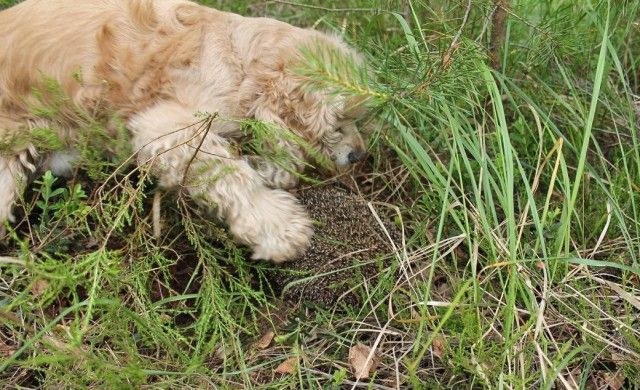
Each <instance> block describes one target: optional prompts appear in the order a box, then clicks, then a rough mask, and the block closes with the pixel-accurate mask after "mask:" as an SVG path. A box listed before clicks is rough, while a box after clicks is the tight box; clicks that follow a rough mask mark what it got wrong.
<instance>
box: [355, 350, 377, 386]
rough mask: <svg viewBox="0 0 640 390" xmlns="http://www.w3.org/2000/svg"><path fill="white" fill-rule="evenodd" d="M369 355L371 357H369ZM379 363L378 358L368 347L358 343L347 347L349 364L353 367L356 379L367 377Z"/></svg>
mask: <svg viewBox="0 0 640 390" xmlns="http://www.w3.org/2000/svg"><path fill="white" fill-rule="evenodd" d="M369 355H371V358H369ZM378 363H379V359H378V357H377V356H376V354H375V351H373V353H372V350H371V348H370V347H368V346H366V345H364V344H362V343H358V344H356V345H354V346H353V347H351V348H350V349H349V364H351V368H352V369H353V375H354V376H355V378H356V379H367V378H369V374H371V372H372V371H373V370H375V368H376V366H377V365H378Z"/></svg>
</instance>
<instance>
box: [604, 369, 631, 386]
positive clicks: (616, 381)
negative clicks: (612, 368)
mask: <svg viewBox="0 0 640 390" xmlns="http://www.w3.org/2000/svg"><path fill="white" fill-rule="evenodd" d="M603 379H604V384H605V385H607V388H608V389H610V390H620V389H621V388H622V386H624V382H625V380H626V378H625V376H624V372H622V370H618V371H617V372H605V373H604V375H603Z"/></svg>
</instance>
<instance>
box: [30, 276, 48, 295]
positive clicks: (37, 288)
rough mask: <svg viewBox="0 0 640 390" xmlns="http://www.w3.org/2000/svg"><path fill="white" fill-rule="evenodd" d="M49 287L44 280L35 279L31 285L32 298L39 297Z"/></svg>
mask: <svg viewBox="0 0 640 390" xmlns="http://www.w3.org/2000/svg"><path fill="white" fill-rule="evenodd" d="M47 287H49V282H47V281H46V280H44V279H36V280H35V281H34V282H33V284H32V285H31V293H32V294H33V296H34V297H36V298H37V297H39V296H41V295H42V294H44V292H45V291H46V290H47Z"/></svg>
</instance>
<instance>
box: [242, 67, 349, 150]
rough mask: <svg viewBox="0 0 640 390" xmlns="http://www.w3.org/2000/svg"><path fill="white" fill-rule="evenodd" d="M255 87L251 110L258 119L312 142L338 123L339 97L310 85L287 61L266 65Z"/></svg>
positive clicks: (251, 99) (254, 84) (315, 141)
mask: <svg viewBox="0 0 640 390" xmlns="http://www.w3.org/2000/svg"><path fill="white" fill-rule="evenodd" d="M252 88H253V91H252V92H253V94H251V96H252V97H251V98H250V101H248V103H249V107H250V108H249V110H248V111H249V114H250V115H252V116H253V117H254V118H255V119H258V120H262V121H268V122H272V123H275V124H277V125H279V126H280V127H283V128H285V129H288V130H290V131H292V132H294V133H295V134H297V135H298V136H301V137H303V138H304V139H305V140H307V141H308V142H310V143H311V144H315V143H317V142H319V141H320V140H321V139H322V138H323V137H324V135H325V134H326V133H327V132H328V131H330V130H332V129H333V128H334V127H335V124H336V122H337V115H336V111H337V110H336V106H337V105H336V104H337V102H336V101H334V100H335V99H332V98H331V97H330V96H327V95H326V94H325V93H323V91H320V90H317V89H314V88H312V87H310V86H309V85H308V83H307V82H306V80H305V78H304V77H302V76H300V75H297V74H295V73H293V72H291V71H290V70H288V69H287V67H286V66H285V65H284V64H282V65H279V64H278V65H276V66H275V67H271V68H270V69H266V70H265V69H262V70H261V71H260V76H259V77H257V78H256V79H255V80H254V82H253V84H252Z"/></svg>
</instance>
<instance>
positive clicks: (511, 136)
mask: <svg viewBox="0 0 640 390" xmlns="http://www.w3.org/2000/svg"><path fill="white" fill-rule="evenodd" d="M203 3H206V4H208V5H212V6H217V7H219V8H223V9H228V10H232V11H237V12H242V13H245V14H254V15H266V16H272V17H277V18H279V19H282V20H285V21H288V22H291V23H293V24H297V25H308V26H311V25H313V26H316V27H317V28H321V29H323V30H329V31H333V32H337V33H340V34H343V35H344V36H346V38H347V39H348V40H349V41H350V42H351V43H352V44H353V45H354V46H355V47H358V48H359V49H360V50H361V51H362V52H364V53H365V54H366V56H367V62H368V64H369V68H370V69H369V70H370V73H373V76H374V77H372V78H371V79H367V85H366V86H365V87H366V88H363V87H362V86H360V84H357V83H356V84H353V83H352V84H349V83H348V81H349V80H334V81H336V82H335V84H336V85H335V88H336V89H340V88H342V89H344V87H345V85H358V86H360V87H359V91H360V93H365V94H369V95H372V96H376V97H377V98H378V103H379V106H378V107H377V109H376V110H374V112H375V119H376V121H377V123H379V127H378V128H377V129H376V133H375V136H374V137H373V142H372V145H371V152H372V154H373V156H374V159H375V161H374V169H373V172H372V173H368V174H366V175H365V176H364V179H366V180H367V182H368V183H373V184H372V185H371V188H370V190H369V192H366V190H363V191H364V192H365V193H364V195H365V196H366V197H367V198H368V199H371V200H376V201H381V202H384V203H385V204H388V203H391V204H393V205H396V206H397V207H399V209H400V212H401V217H402V218H399V219H398V224H399V225H401V227H402V228H403V231H404V232H405V233H406V236H405V240H404V241H403V242H399V243H395V244H396V245H397V246H398V247H400V250H399V252H398V254H397V256H395V257H394V259H395V260H394V261H393V264H391V265H390V266H389V268H388V269H384V270H381V271H380V275H379V277H378V278H377V279H374V280H364V279H363V280H355V281H354V284H357V285H358V286H359V289H358V291H360V294H361V295H362V297H361V298H362V301H363V304H362V306H361V307H359V308H353V307H351V308H350V307H343V306H340V305H338V304H337V305H336V307H334V308H317V307H313V308H311V307H308V306H306V305H305V304H304V303H298V304H295V303H288V302H281V301H279V300H278V299H277V297H274V294H273V292H272V291H271V290H270V288H269V285H268V284H267V283H266V281H265V278H264V277H263V274H264V273H265V272H266V271H267V270H268V268H269V266H268V265H266V264H260V263H252V262H247V261H246V260H245V259H244V253H243V249H242V248H238V247H236V246H235V245H234V244H233V243H232V242H231V241H230V240H229V239H228V237H227V236H226V233H225V232H224V230H223V229H221V228H220V227H218V226H217V225H215V224H214V223H212V222H211V221H209V220H207V218H206V217H203V216H202V214H201V213H199V212H198V211H197V210H194V209H193V208H192V207H193V206H192V205H191V204H190V203H189V201H188V200H186V199H183V198H182V197H181V196H180V195H179V194H177V195H175V194H174V195H165V196H164V197H163V198H162V199H160V198H159V197H155V200H154V199H152V198H154V192H153V191H154V190H153V185H152V183H151V182H150V180H149V178H148V176H147V172H144V170H142V171H134V172H130V171H127V170H125V169H122V168H121V167H120V168H119V165H118V164H119V163H118V162H112V163H110V164H107V165H104V164H102V165H95V164H90V163H91V161H92V156H89V155H88V156H86V160H87V164H88V166H91V167H94V169H93V171H95V172H93V171H92V172H93V174H92V175H87V174H86V173H82V172H79V174H78V176H77V177H76V178H75V179H74V180H72V181H71V182H68V183H63V182H61V181H55V179H54V178H52V177H44V178H42V179H41V180H40V181H39V182H38V183H37V184H34V186H33V188H32V191H31V192H30V193H29V194H28V195H27V196H26V197H25V199H24V201H23V202H22V205H21V207H22V208H24V210H25V213H26V214H31V215H33V216H32V217H31V218H29V219H26V220H25V221H23V223H22V224H21V225H20V226H19V228H18V230H17V231H13V232H12V240H11V243H10V244H8V245H5V246H4V247H2V248H1V250H2V252H1V254H0V256H1V257H0V275H1V277H0V281H1V283H2V284H1V285H0V318H1V319H2V324H1V325H0V357H2V359H3V360H2V361H1V362H0V381H4V384H5V386H7V387H19V386H22V387H42V388H53V387H64V388H85V387H94V386H95V387H108V388H141V387H160V388H217V387H221V388H357V387H369V388H378V389H386V388H459V387H460V388H469V387H474V388H481V387H482V388H519V389H528V388H556V387H557V388H572V389H573V388H596V387H598V388H602V387H603V386H610V388H621V387H622V386H626V388H638V386H639V384H640V370H638V362H639V361H640V330H639V323H640V319H639V315H640V300H639V298H638V297H639V296H640V287H639V283H640V279H639V278H640V260H639V259H638V254H639V253H640V240H639V237H640V214H639V213H640V204H639V203H638V202H639V201H640V198H639V193H640V187H639V186H640V150H639V148H640V144H639V141H638V134H637V129H638V112H639V111H640V109H639V107H640V106H639V104H638V98H637V94H638V93H639V91H640V80H639V77H640V64H639V57H640V56H639V55H638V53H640V51H639V50H640V43H638V42H637V40H636V39H633V37H634V36H637V34H638V33H639V32H640V31H638V29H639V28H638V25H639V23H640V18H639V11H640V4H638V3H637V2H613V1H595V0H594V1H583V2H575V1H567V0H553V1H549V2H537V1H531V0H514V1H512V9H511V10H510V12H509V18H508V21H507V32H508V34H507V37H506V38H507V39H506V45H505V47H504V50H503V66H502V68H501V69H502V71H500V72H496V71H494V70H492V69H490V68H489V67H488V65H487V63H488V60H487V55H486V54H487V53H486V47H488V39H489V34H488V32H489V30H490V28H491V26H490V24H489V23H488V21H489V20H490V17H491V13H492V11H493V6H492V4H493V2H491V1H488V0H487V1H478V2H471V3H470V4H471V8H470V9H467V4H468V3H467V2H465V1H463V2H459V1H449V0H438V1H433V2H422V1H415V0H409V1H407V2H403V1H373V2H372V1H364V0H348V1H343V2H326V1H325V2H320V1H311V2H305V3H304V4H297V3H296V2H290V1H272V2H266V3H253V2H246V1H240V2H225V1H222V0H217V1H203ZM405 3H406V4H405ZM0 4H2V5H3V6H7V5H9V4H8V3H7V2H4V3H0ZM405 5H406V6H407V7H405ZM336 8H339V9H340V10H339V12H336V11H335V9H336ZM405 9H408V11H409V12H408V13H406V14H403V12H404V10H405ZM310 65H314V66H310V68H309V69H308V71H309V75H310V76H312V77H313V73H314V70H315V71H316V73H318V74H317V75H316V76H317V78H318V80H319V81H321V82H322V83H331V80H329V79H328V78H327V77H326V75H327V74H329V75H333V73H331V69H330V67H327V66H326V65H327V64H313V63H311V64H310ZM345 66H349V65H348V64H347V65H345ZM356 73H357V74H361V73H358V72H356ZM333 76H335V75H333ZM334 78H335V77H334ZM363 91H364V92H363ZM95 177H100V178H101V180H102V182H101V183H99V184H100V186H99V187H96V185H95V180H92V178H95ZM158 205H160V206H161V207H160V209H161V210H162V215H163V218H164V226H165V229H164V231H163V234H162V236H161V237H156V236H155V235H154V232H153V231H154V226H153V224H154V217H153V215H154V211H156V210H157V207H158ZM45 210H46V211H45ZM346 272H350V271H346ZM268 330H273V331H274V332H275V333H276V336H275V337H274V339H273V341H272V342H271V344H270V345H269V346H259V345H258V344H260V343H259V342H258V343H257V344H256V341H258V340H259V339H260V338H261V337H262V336H263V335H265V334H267V332H268ZM358 342H362V343H365V344H367V345H369V346H371V347H375V354H376V356H377V357H378V358H379V360H380V364H379V365H378V366H377V368H376V370H375V372H374V373H373V375H372V377H371V378H370V379H367V380H360V381H358V380H356V379H355V378H354V377H353V376H352V374H351V368H350V365H349V362H348V352H349V349H350V347H351V346H353V345H355V344H356V343H358ZM291 358H293V359H294V360H295V361H296V362H297V367H296V369H295V370H294V371H293V373H289V374H287V373H284V374H283V373H281V371H279V370H277V367H278V366H279V365H280V364H282V363H283V362H285V361H289V360H288V359H291ZM616 386H617V387H616Z"/></svg>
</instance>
